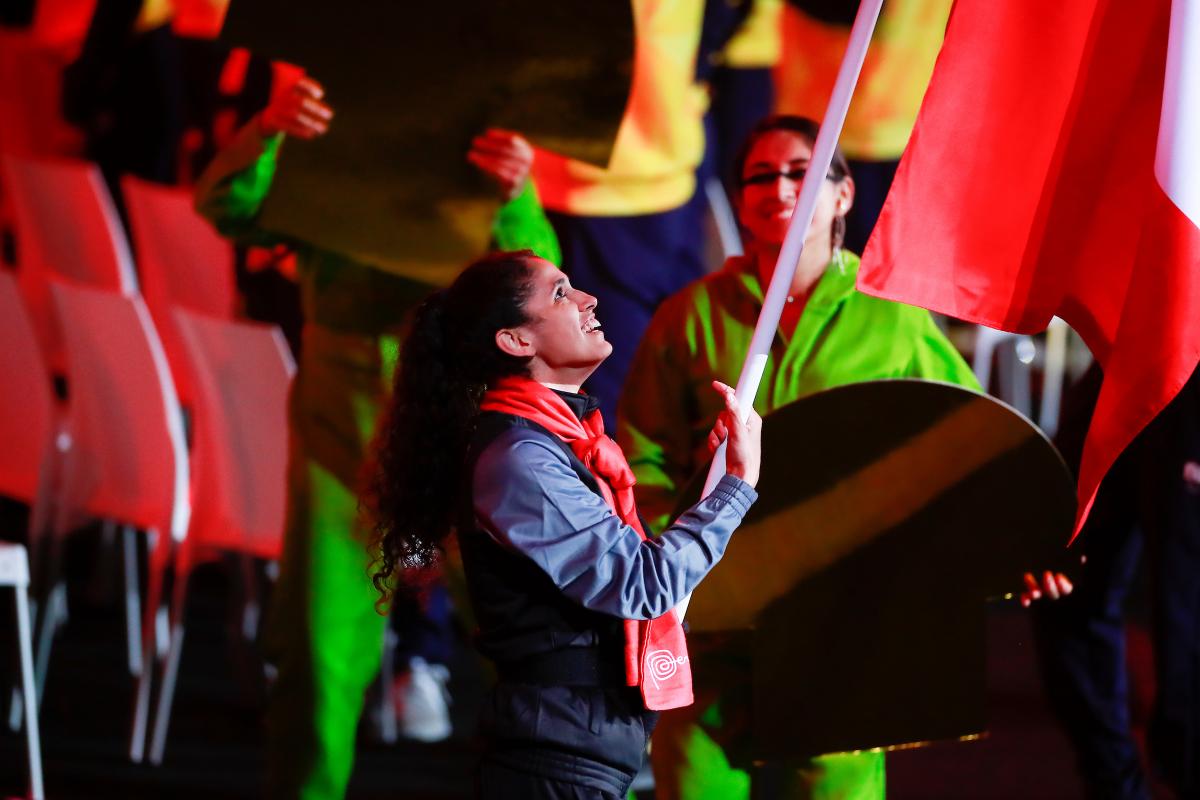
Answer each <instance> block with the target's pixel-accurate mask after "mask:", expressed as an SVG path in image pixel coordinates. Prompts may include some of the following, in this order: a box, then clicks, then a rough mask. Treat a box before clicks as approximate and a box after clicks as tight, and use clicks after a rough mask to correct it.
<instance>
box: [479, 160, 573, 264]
mask: <svg viewBox="0 0 1200 800" xmlns="http://www.w3.org/2000/svg"><path fill="white" fill-rule="evenodd" d="M492 242H493V244H494V245H495V246H496V248H497V249H499V250H526V249H528V250H532V251H533V252H535V253H537V254H538V255H539V256H541V257H542V258H544V259H546V260H547V261H549V262H550V263H551V264H554V265H555V266H556V267H561V266H562V251H561V249H560V248H559V244H558V237H557V236H556V235H555V233H554V228H553V227H551V226H550V220H548V219H546V212H545V211H544V210H543V209H542V204H541V202H540V201H539V200H538V195H537V189H535V188H534V186H533V181H526V182H525V188H524V189H522V190H521V193H520V194H518V195H517V196H516V197H515V198H513V199H512V200H510V201H508V202H507V203H505V204H504V205H502V206H500V210H499V211H497V212H496V218H495V219H494V220H492Z"/></svg>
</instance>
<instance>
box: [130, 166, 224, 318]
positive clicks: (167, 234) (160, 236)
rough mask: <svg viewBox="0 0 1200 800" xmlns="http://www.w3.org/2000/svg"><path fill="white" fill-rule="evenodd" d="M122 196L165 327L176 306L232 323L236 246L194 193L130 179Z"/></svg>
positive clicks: (149, 293)
mask: <svg viewBox="0 0 1200 800" xmlns="http://www.w3.org/2000/svg"><path fill="white" fill-rule="evenodd" d="M121 192H122V194H123V195H124V197H125V207H126V209H127V210H128V212H129V224H130V227H131V228H132V229H133V249H134V253H136V255H137V266H138V274H139V276H140V277H141V280H142V296H143V297H145V298H146V305H147V306H149V307H150V313H152V314H153V315H154V318H155V319H156V320H159V321H160V327H161V326H162V325H163V324H165V321H166V320H169V319H170V314H169V312H168V311H167V309H169V308H170V307H173V306H180V307H182V308H187V309H191V310H192V311H199V312H200V313H202V314H209V315H211V316H216V317H224V318H227V319H231V318H232V317H233V314H234V309H235V304H236V299H237V295H236V292H237V289H236V286H235V275H234V262H233V245H232V244H230V243H229V241H228V240H226V239H223V238H222V237H221V236H220V235H219V234H218V233H217V232H216V231H215V230H214V229H213V227H212V225H210V224H209V223H208V222H207V221H206V220H205V219H204V218H203V217H201V216H200V215H199V214H197V213H196V211H195V209H194V208H193V207H192V193H191V191H190V190H188V189H181V188H177V187H173V186H163V185H161V184H157V183H151V182H149V181H144V180H141V179H139V178H135V177H132V176H130V175H126V176H124V177H123V178H122V179H121ZM172 324H173V321H172Z"/></svg>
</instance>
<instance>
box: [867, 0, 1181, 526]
mask: <svg viewBox="0 0 1200 800" xmlns="http://www.w3.org/2000/svg"><path fill="white" fill-rule="evenodd" d="M1169 32H1170V41H1171V58H1170V63H1169V64H1168V57H1167V53H1168V34H1169ZM1164 76H1165V79H1164ZM1164 91H1165V94H1164ZM1198 98H1200V2H1197V0H1176V9H1175V14H1174V20H1172V11H1171V3H1170V2H1169V0H1145V2H1139V3H1131V2H1128V0H1062V2H1054V3H1045V2H1040V1H1039V0H1004V2H995V0H959V2H958V3H957V4H956V6H955V8H954V11H953V13H952V15H951V18H950V23H949V26H948V28H947V32H946V38H945V43H944V45H943V48H942V52H941V54H940V55H939V57H938V62H937V65H936V67H935V69H934V74H933V79H932V81H931V83H930V87H929V90H928V92H927V93H926V95H925V100H924V103H923V105H922V107H921V111H920V114H919V116H918V118H917V124H916V128H915V130H914V133H913V137H912V139H911V140H910V142H909V145H908V149H907V150H906V151H905V154H904V157H903V159H902V160H901V163H900V167H899V170H898V171H897V175H896V180H895V183H894V184H893V187H892V190H891V192H890V194H889V195H888V199H887V201H886V203H885V204H884V208H883V211H882V214H881V215H880V219H879V222H878V224H877V225H876V228H875V231H874V234H873V235H872V238H871V241H870V242H869V243H868V245H867V248H866V252H865V253H864V257H863V260H862V266H861V268H860V270H859V274H858V288H859V289H860V290H862V291H863V292H866V293H868V294H873V295H877V296H880V297H885V298H889V299H892V300H898V301H900V302H904V303H910V304H913V305H918V306H923V307H925V308H929V309H932V310H935V311H939V312H942V313H945V314H948V315H951V316H954V317H958V318H961V319H965V320H968V321H971V322H978V323H981V324H983V325H987V326H990V327H994V328H1002V329H1005V330H1010V331H1016V332H1021V333H1033V332H1037V331H1041V330H1043V329H1044V328H1045V327H1046V326H1047V324H1049V322H1050V319H1051V317H1052V316H1054V315H1057V316H1060V317H1062V318H1063V319H1064V320H1066V321H1067V322H1068V323H1069V324H1070V325H1071V326H1072V327H1073V328H1075V330H1076V331H1078V332H1079V334H1080V335H1081V336H1082V337H1083V338H1084V340H1085V341H1086V342H1087V344H1088V346H1089V347H1090V348H1091V350H1092V353H1093V354H1094V355H1095V356H1096V358H1097V359H1098V360H1099V362H1100V363H1101V365H1102V367H1103V368H1104V375H1105V380H1104V385H1103V388H1102V390H1101V394H1100V399H1099V402H1098V405H1097V407H1096V412H1095V415H1094V417H1093V420H1092V426H1091V428H1090V430H1089V432H1088V440H1087V443H1086V445H1085V448H1084V455H1083V463H1082V466H1081V468H1080V475H1079V501H1080V502H1079V514H1078V518H1077V524H1076V530H1078V527H1079V525H1081V524H1082V522H1083V520H1084V518H1085V517H1086V515H1087V512H1088V510H1089V509H1090V507H1091V503H1092V500H1093V498H1094V497H1095V492H1096V488H1097V487H1098V485H1099V483H1100V480H1101V479H1102V478H1103V476H1104V474H1105V472H1107V470H1108V468H1109V467H1110V466H1111V465H1112V463H1113V461H1114V460H1115V459H1116V457H1117V456H1118V455H1119V454H1120V452H1121V451H1122V450H1123V449H1124V448H1125V447H1126V446H1127V445H1128V444H1129V442H1130V441H1131V440H1132V439H1133V437H1134V436H1136V435H1137V433H1138V432H1139V431H1140V430H1141V429H1142V428H1143V427H1144V426H1145V425H1146V423H1148V422H1149V421H1150V420H1151V419H1153V418H1154V416H1155V415H1156V414H1158V412H1159V411H1161V410H1162V409H1163V408H1164V407H1165V406H1166V405H1167V403H1169V402H1170V401H1171V399H1172V398H1173V397H1174V396H1175V395H1176V394H1177V393H1178V391H1179V389H1180V388H1181V387H1182V386H1183V384H1184V383H1185V382H1186V381H1187V379H1188V378H1189V377H1190V375H1191V374H1192V372H1193V370H1195V369H1196V365H1197V362H1198V361H1200V201H1198V200H1197V198H1198V197H1200V194H1197V187H1198V186H1200V158H1198V157H1200V129H1198V128H1197V125H1200V111H1198V109H1200V102H1197V99H1198ZM1160 121H1161V130H1160ZM1156 154H1157V157H1158V162H1159V163H1158V165H1157V170H1156V163H1155V161H1156ZM1156 173H1157V174H1156ZM1164 187H1166V188H1164ZM1189 193H1190V196H1185V195H1189Z"/></svg>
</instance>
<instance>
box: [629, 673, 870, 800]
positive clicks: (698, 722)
mask: <svg viewBox="0 0 1200 800" xmlns="http://www.w3.org/2000/svg"><path fill="white" fill-rule="evenodd" d="M698 688H699V687H698ZM798 724H802V723H800V722H798ZM724 727H725V726H724V725H723V724H722V720H721V715H720V704H719V703H718V702H717V699H716V695H715V694H714V693H710V692H704V691H703V690H698V691H697V693H696V702H695V703H694V704H693V705H691V706H688V707H686V708H679V709H674V710H672V711H666V712H663V715H662V717H661V718H660V720H659V723H658V726H657V727H656V728H655V729H654V738H653V743H652V745H651V748H650V762H651V765H652V766H653V768H654V783H655V798H657V800H751V798H756V800H757V798H758V797H760V796H761V794H760V793H761V791H762V787H759V786H757V785H756V781H755V780H753V779H752V775H753V772H752V771H747V770H745V769H739V768H738V767H735V766H734V765H732V764H731V763H730V762H729V759H728V756H727V754H726V751H725V748H724V747H723V746H722V745H721V744H720V739H722V734H723V733H724V731H723V728H724ZM776 772H777V773H778V771H776ZM772 777H773V778H775V779H776V780H773V781H772V785H773V789H774V791H773V792H772V795H771V797H772V800H882V798H883V797H884V793H885V792H884V789H885V782H886V780H885V775H884V755H883V752H882V751H879V750H868V751H865V752H861V753H837V754H833V755H826V756H819V757H817V758H814V759H812V760H811V761H810V762H809V763H808V764H807V765H806V766H804V767H802V768H800V769H797V770H795V771H787V772H786V773H783V774H782V775H780V774H776V775H773V776H772Z"/></svg>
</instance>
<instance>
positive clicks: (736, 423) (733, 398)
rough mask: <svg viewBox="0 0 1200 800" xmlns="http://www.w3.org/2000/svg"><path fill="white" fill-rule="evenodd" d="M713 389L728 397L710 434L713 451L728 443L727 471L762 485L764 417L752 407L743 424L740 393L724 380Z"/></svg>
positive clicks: (751, 482)
mask: <svg viewBox="0 0 1200 800" xmlns="http://www.w3.org/2000/svg"><path fill="white" fill-rule="evenodd" d="M712 387H713V389H715V390H716V391H717V392H719V393H720V394H721V395H722V396H723V397H724V398H725V410H724V411H722V412H721V413H720V415H719V416H718V417H717V422H716V424H715V425H713V429H712V432H711V433H709V434H708V447H709V450H710V451H713V452H715V451H716V449H717V447H718V446H719V445H720V444H721V442H727V444H726V447H725V472H726V473H728V474H730V475H734V476H736V477H738V478H741V479H742V480H744V481H745V482H746V483H748V484H750V485H751V486H754V485H756V484H757V483H758V473H759V467H760V466H761V462H762V417H760V416H759V415H758V413H757V412H756V411H755V410H754V409H753V408H752V409H750V416H749V417H748V418H747V419H746V421H745V422H742V415H741V409H740V407H739V406H738V401H737V394H736V393H735V392H734V391H733V389H732V388H730V387H729V386H726V385H725V384H723V383H721V382H720V381H713V382H712Z"/></svg>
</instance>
